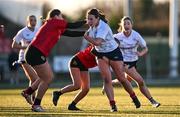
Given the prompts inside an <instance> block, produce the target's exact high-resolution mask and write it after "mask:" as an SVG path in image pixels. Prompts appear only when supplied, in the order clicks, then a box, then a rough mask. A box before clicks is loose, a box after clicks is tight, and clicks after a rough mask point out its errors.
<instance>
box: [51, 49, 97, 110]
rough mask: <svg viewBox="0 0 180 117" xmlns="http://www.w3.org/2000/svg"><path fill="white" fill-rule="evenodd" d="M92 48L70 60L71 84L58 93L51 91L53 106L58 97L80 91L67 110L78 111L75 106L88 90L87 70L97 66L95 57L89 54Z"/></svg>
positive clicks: (88, 78) (88, 77)
mask: <svg viewBox="0 0 180 117" xmlns="http://www.w3.org/2000/svg"><path fill="white" fill-rule="evenodd" d="M92 48H93V47H92V46H89V47H87V48H86V49H85V50H83V51H80V52H78V53H77V54H75V55H74V56H73V57H72V58H71V60H70V62H69V68H70V74H71V78H72V81H73V83H72V84H70V85H67V86H65V87H63V88H61V89H60V90H59V91H53V104H54V105H55V106H56V105H57V103H58V100H59V96H61V95H62V94H64V93H67V92H72V91H76V90H79V89H81V90H80V91H79V92H78V94H77V95H76V96H75V98H74V99H73V101H72V102H71V104H69V106H68V110H79V108H77V107H76V104H77V103H78V102H79V101H80V100H81V99H83V98H84V97H85V96H86V95H87V93H88V92H89V89H90V76H89V72H88V69H89V68H93V67H95V66H97V63H96V59H95V56H94V55H93V54H91V50H92Z"/></svg>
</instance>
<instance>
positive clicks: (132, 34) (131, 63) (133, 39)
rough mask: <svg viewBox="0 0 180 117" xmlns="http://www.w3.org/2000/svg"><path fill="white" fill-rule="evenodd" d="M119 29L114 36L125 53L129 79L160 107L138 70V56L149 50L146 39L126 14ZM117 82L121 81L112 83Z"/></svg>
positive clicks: (155, 105)
mask: <svg viewBox="0 0 180 117" xmlns="http://www.w3.org/2000/svg"><path fill="white" fill-rule="evenodd" d="M118 31H119V33H117V34H114V37H115V39H116V40H117V42H118V43H119V47H120V50H121V52H122V55H123V61H124V64H125V72H126V76H127V78H128V79H129V81H132V80H134V81H136V83H137V84H138V86H139V89H140V91H141V92H142V94H143V95H144V96H145V97H146V98H148V100H149V101H150V102H151V104H152V106H153V107H159V106H160V103H158V102H157V101H155V100H154V99H153V97H152V96H151V94H150V92H149V90H148V88H147V86H146V84H145V82H144V80H143V78H142V76H141V75H140V74H139V73H138V72H137V70H136V63H137V60H138V57H141V56H143V55H145V54H146V53H147V52H148V48H147V45H146V42H145V40H144V39H143V38H142V36H141V35H140V34H139V33H138V32H136V31H135V30H133V29H132V20H131V18H130V17H127V16H125V17H123V18H122V19H121V23H120V28H119V30H118ZM138 47H141V49H140V51H138V50H137V48H138ZM117 83H119V81H118V80H116V79H115V80H113V81H112V84H114V85H115V84H117Z"/></svg>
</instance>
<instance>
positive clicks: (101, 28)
mask: <svg viewBox="0 0 180 117" xmlns="http://www.w3.org/2000/svg"><path fill="white" fill-rule="evenodd" d="M88 32H89V36H90V37H92V38H94V39H96V38H101V39H103V40H104V42H102V44H101V45H100V46H95V49H96V51H98V52H102V53H106V52H111V51H113V50H115V49H116V48H117V47H118V44H117V42H116V41H115V39H114V37H113V33H112V30H111V28H110V27H109V26H108V24H106V23H105V22H104V21H102V20H99V25H98V26H97V27H90V28H89V30H88Z"/></svg>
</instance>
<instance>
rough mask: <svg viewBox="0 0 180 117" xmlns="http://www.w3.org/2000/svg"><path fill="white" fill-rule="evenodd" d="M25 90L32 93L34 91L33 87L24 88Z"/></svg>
mask: <svg viewBox="0 0 180 117" xmlns="http://www.w3.org/2000/svg"><path fill="white" fill-rule="evenodd" d="M24 92H25V93H27V94H29V95H31V94H33V93H34V90H33V89H32V88H31V87H28V88H27V89H25V90H24Z"/></svg>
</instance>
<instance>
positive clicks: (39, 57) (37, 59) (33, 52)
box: [25, 46, 46, 66]
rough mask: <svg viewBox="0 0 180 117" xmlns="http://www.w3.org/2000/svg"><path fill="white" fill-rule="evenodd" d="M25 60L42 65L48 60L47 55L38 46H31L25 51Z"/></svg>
mask: <svg viewBox="0 0 180 117" xmlns="http://www.w3.org/2000/svg"><path fill="white" fill-rule="evenodd" d="M25 61H26V62H27V63H28V64H29V65H31V66H35V65H41V64H44V63H45V62H46V57H45V56H44V55H43V53H42V52H41V51H40V50H38V49H37V48H36V47H34V46H29V47H28V48H27V49H26V51H25Z"/></svg>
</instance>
